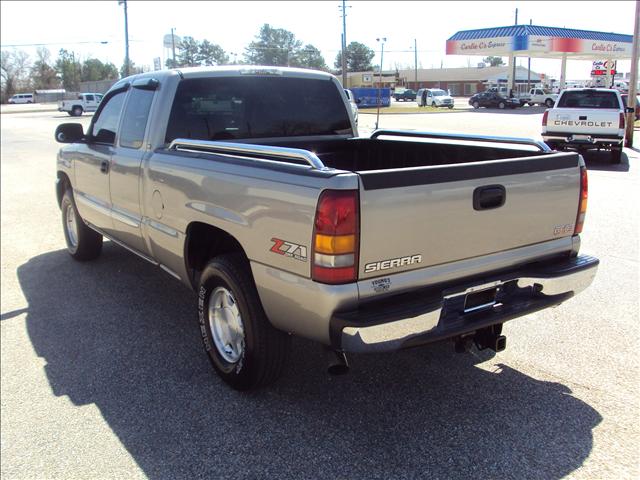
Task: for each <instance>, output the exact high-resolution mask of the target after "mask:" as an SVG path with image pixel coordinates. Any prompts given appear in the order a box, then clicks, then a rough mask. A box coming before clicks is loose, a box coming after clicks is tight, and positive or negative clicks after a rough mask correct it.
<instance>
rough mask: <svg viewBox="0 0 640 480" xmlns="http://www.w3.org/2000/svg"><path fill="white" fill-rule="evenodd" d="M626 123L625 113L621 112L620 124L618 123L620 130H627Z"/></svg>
mask: <svg viewBox="0 0 640 480" xmlns="http://www.w3.org/2000/svg"><path fill="white" fill-rule="evenodd" d="M625 124H626V122H625V121H624V113H622V112H620V122H619V123H618V128H622V129H624V128H625Z"/></svg>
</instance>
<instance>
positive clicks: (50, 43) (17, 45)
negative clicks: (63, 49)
mask: <svg viewBox="0 0 640 480" xmlns="http://www.w3.org/2000/svg"><path fill="white" fill-rule="evenodd" d="M87 43H93V44H98V43H99V44H102V45H106V44H107V43H109V42H108V41H107V40H101V41H98V42H49V43H17V44H14V45H0V46H1V47H2V48H9V47H13V48H15V47H46V46H48V45H79V44H87Z"/></svg>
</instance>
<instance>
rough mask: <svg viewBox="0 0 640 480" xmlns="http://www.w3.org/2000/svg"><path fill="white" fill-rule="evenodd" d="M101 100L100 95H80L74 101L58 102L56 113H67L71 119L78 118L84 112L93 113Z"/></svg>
mask: <svg viewBox="0 0 640 480" xmlns="http://www.w3.org/2000/svg"><path fill="white" fill-rule="evenodd" d="M101 100H102V94H101V93H81V94H80V95H78V98H76V99H75V100H63V101H61V102H58V111H59V112H67V113H68V114H69V115H71V116H72V117H79V116H80V115H82V114H83V113H84V112H95V111H96V110H97V109H98V106H99V105H100V101H101Z"/></svg>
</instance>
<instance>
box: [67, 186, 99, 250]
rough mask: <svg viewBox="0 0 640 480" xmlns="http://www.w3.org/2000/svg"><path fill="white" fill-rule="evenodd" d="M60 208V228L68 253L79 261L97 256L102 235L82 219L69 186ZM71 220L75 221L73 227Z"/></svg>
mask: <svg viewBox="0 0 640 480" xmlns="http://www.w3.org/2000/svg"><path fill="white" fill-rule="evenodd" d="M60 209H61V210H62V230H63V231H64V239H65V241H66V242H67V251H68V252H69V255H71V256H72V257H73V258H74V259H75V260H78V261H81V262H86V261H88V260H93V259H95V258H97V257H98V256H99V255H100V252H102V235H100V234H99V233H98V232H96V231H95V230H92V229H91V228H89V227H88V226H87V225H86V224H85V223H84V221H83V220H82V217H81V216H80V213H78V209H77V207H76V203H75V201H74V200H73V191H72V190H71V188H67V190H66V191H65V192H64V196H63V197H62V202H61V203H60ZM71 217H73V219H72V218H71ZM71 222H75V229H74V228H73V226H72V224H71Z"/></svg>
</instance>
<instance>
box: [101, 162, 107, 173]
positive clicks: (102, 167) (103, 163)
mask: <svg viewBox="0 0 640 480" xmlns="http://www.w3.org/2000/svg"><path fill="white" fill-rule="evenodd" d="M100 171H101V172H102V173H109V160H102V162H100Z"/></svg>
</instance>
